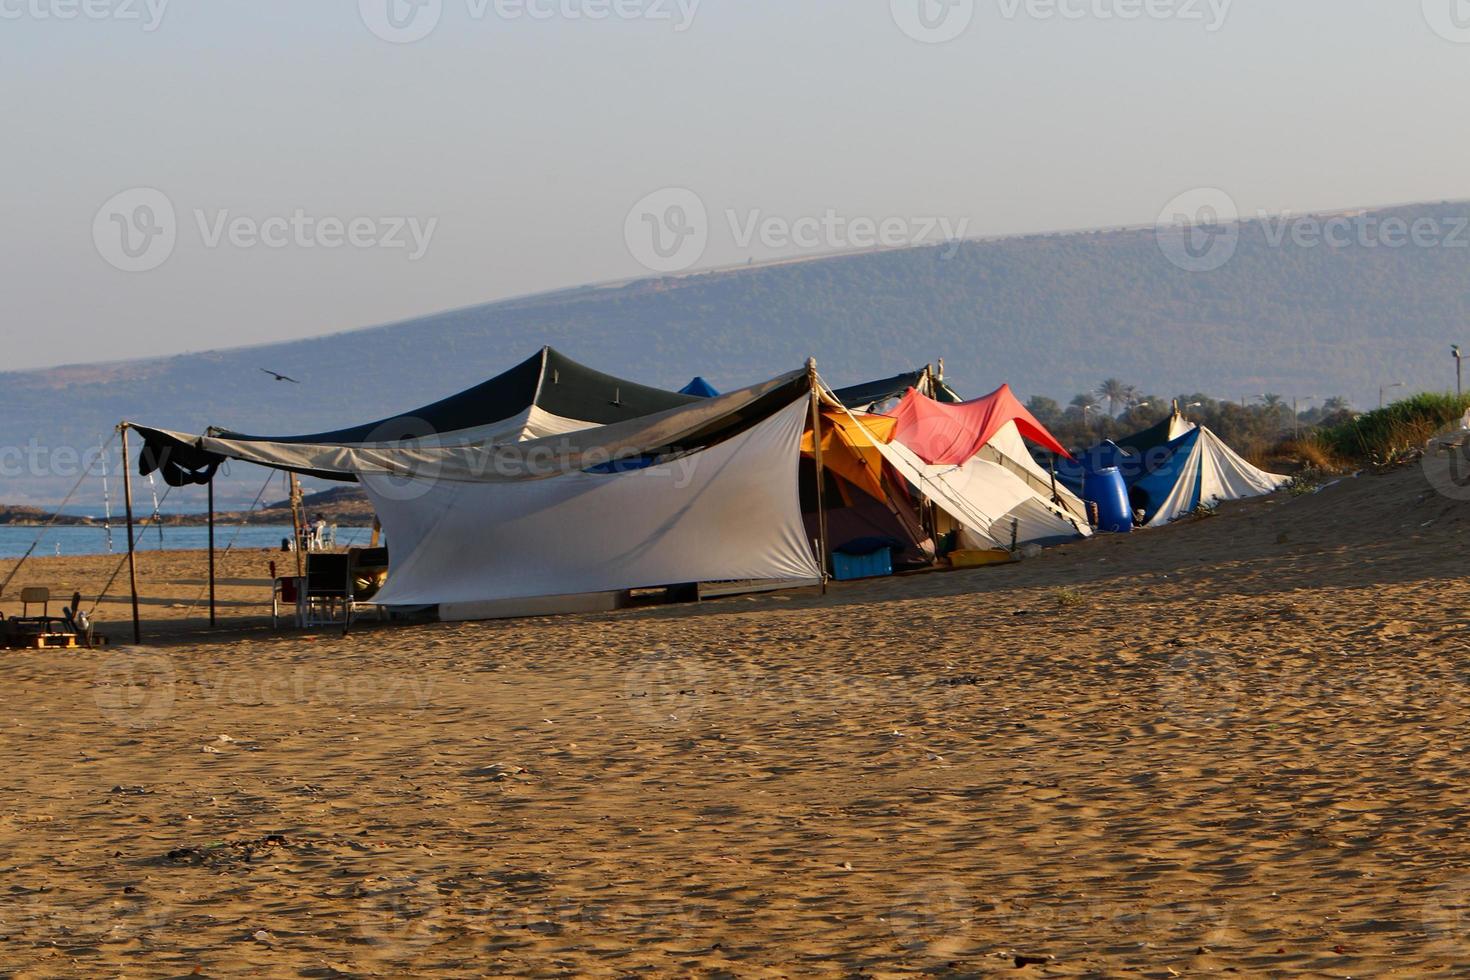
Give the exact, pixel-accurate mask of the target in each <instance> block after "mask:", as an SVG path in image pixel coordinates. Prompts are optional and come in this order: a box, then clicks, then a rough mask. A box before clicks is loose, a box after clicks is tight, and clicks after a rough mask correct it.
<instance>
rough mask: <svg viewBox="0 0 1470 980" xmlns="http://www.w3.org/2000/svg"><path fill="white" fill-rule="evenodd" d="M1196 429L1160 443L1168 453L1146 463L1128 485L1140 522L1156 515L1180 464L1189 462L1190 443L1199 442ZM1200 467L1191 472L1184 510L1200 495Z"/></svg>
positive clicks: (1180, 471) (1174, 483)
mask: <svg viewBox="0 0 1470 980" xmlns="http://www.w3.org/2000/svg"><path fill="white" fill-rule="evenodd" d="M1199 435H1200V430H1199V429H1195V430H1194V431H1193V432H1188V433H1186V434H1184V435H1182V436H1180V437H1179V438H1178V439H1175V440H1174V441H1173V442H1171V443H1169V444H1168V445H1166V446H1164V447H1163V449H1164V450H1166V451H1167V453H1168V455H1167V456H1164V457H1163V458H1162V459H1160V460H1159V461H1158V462H1157V463H1154V464H1153V465H1151V466H1150V467H1149V471H1148V472H1147V473H1145V474H1144V475H1143V476H1141V477H1139V478H1138V479H1136V480H1133V481H1132V482H1131V483H1130V484H1129V486H1128V500H1129V501H1130V502H1131V503H1132V504H1133V508H1134V509H1135V510H1141V511H1143V522H1144V523H1145V524H1147V523H1148V522H1149V521H1152V520H1153V519H1154V518H1155V517H1156V516H1158V513H1159V508H1160V507H1162V506H1163V505H1164V501H1166V500H1168V499H1169V495H1170V494H1172V493H1173V492H1174V488H1175V486H1177V485H1178V483H1179V480H1180V478H1181V477H1182V475H1183V471H1184V467H1185V466H1186V465H1187V464H1188V463H1189V458H1190V457H1191V456H1193V455H1194V447H1195V446H1196V445H1198V443H1199ZM1199 482H1200V471H1199V470H1196V471H1195V475H1194V487H1193V490H1192V492H1191V496H1190V499H1189V505H1188V507H1186V508H1185V510H1186V511H1192V510H1194V509H1195V508H1196V507H1198V506H1199V502H1200V501H1199V495H1200V487H1199Z"/></svg>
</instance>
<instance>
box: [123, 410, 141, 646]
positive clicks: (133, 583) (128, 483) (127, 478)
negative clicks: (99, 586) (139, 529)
mask: <svg viewBox="0 0 1470 980" xmlns="http://www.w3.org/2000/svg"><path fill="white" fill-rule="evenodd" d="M118 431H120V432H121V433H122V471H123V507H124V508H126V510H127V514H128V587H129V591H130V592H131V593H132V597H133V643H134V645H141V644H142V642H143V625H142V623H141V622H140V621H139V619H138V559H137V554H136V550H135V549H136V545H135V543H134V541H135V539H134V535H133V473H132V470H133V466H132V463H131V462H130V461H129V459H128V424H127V423H126V422H123V423H122V424H121V425H119V426H118Z"/></svg>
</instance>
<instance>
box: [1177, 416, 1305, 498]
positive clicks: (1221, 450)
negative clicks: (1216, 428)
mask: <svg viewBox="0 0 1470 980" xmlns="http://www.w3.org/2000/svg"><path fill="white" fill-rule="evenodd" d="M1199 445H1200V451H1201V456H1202V463H1201V471H1200V499H1201V500H1210V501H1216V500H1243V499H1245V498H1246V497H1260V496H1263V495H1265V494H1268V493H1275V492H1276V491H1277V490H1280V489H1281V488H1282V487H1284V486H1286V484H1288V483H1290V482H1291V478H1290V477H1285V476H1279V475H1277V474H1275V473H1267V472H1266V471H1265V470H1262V469H1258V468H1257V467H1255V466H1252V465H1251V464H1250V463H1247V462H1246V461H1245V460H1244V459H1242V458H1241V457H1240V456H1239V455H1238V454H1237V453H1236V452H1235V450H1233V449H1231V448H1230V447H1229V446H1227V445H1226V444H1225V441H1224V440H1223V439H1221V438H1220V437H1219V436H1217V435H1215V433H1213V432H1211V431H1210V430H1209V429H1203V428H1202V429H1200V439H1199Z"/></svg>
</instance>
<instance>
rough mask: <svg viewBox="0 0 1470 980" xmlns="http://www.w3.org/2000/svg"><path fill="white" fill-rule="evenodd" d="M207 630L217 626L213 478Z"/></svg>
mask: <svg viewBox="0 0 1470 980" xmlns="http://www.w3.org/2000/svg"><path fill="white" fill-rule="evenodd" d="M208 490H209V628H210V629H214V628H215V627H216V626H217V625H219V622H218V620H217V619H216V616H215V608H214V476H213V475H212V474H211V475H210V477H209V487H208Z"/></svg>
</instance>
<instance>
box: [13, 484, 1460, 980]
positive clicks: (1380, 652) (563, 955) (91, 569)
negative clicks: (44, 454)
mask: <svg viewBox="0 0 1470 980" xmlns="http://www.w3.org/2000/svg"><path fill="white" fill-rule="evenodd" d="M1467 528H1470V504H1466V503H1462V502H1457V501H1454V500H1450V499H1447V498H1446V497H1443V496H1440V495H1437V494H1435V493H1434V492H1433V491H1432V490H1431V489H1430V487H1429V485H1428V483H1427V482H1426V481H1425V479H1424V476H1423V474H1422V473H1421V472H1420V471H1419V470H1418V469H1417V468H1410V469H1405V470H1401V471H1398V472H1396V473H1393V474H1390V475H1388V476H1367V475H1365V476H1362V477H1359V478H1356V479H1349V480H1346V481H1344V482H1342V483H1341V484H1338V485H1336V486H1333V487H1330V488H1328V489H1326V490H1323V491H1322V492H1321V493H1319V494H1316V495H1313V496H1303V497H1291V496H1288V495H1278V496H1276V497H1274V498H1270V499H1265V500H1258V501H1251V502H1247V503H1243V504H1237V505H1231V506H1227V507H1225V508H1222V511H1221V513H1220V514H1219V515H1218V516H1216V517H1213V518H1209V519H1201V520H1191V521H1186V522H1183V523H1181V524H1177V525H1174V526H1172V527H1169V528H1166V529H1163V530H1159V531H1153V532H1148V533H1145V534H1139V535H1134V536H1131V537H1127V538H1116V537H1115V538H1106V539H1098V540H1095V541H1091V542H1086V543H1079V544H1074V545H1069V546H1067V547H1063V548H1060V549H1056V550H1054V551H1050V552H1048V553H1047V554H1045V555H1044V556H1042V557H1041V558H1038V559H1035V560H1033V561H1029V562H1025V563H1022V564H1019V565H1012V566H1005V567H1000V568H991V569H982V570H975V571H963V572H953V573H945V574H930V575H924V576H916V577H904V578H897V579H887V580H881V581H873V582H865V583H856V584H851V585H841V586H837V587H834V588H833V590H832V592H831V594H830V595H828V596H827V597H825V598H824V597H821V596H820V595H818V594H816V592H815V591H805V592H797V593H790V594H781V595H767V596H760V597H749V598H735V599H728V600H723V601H718V602H709V603H705V604H703V605H700V606H680V607H666V608H656V609H643V610H630V611H626V612H622V613H617V614H610V615H601V616H582V617H568V618H561V619H554V620H552V619H543V620H527V621H517V622H502V623H491V624H465V625H429V626H419V627H396V626H394V627H389V626H381V625H377V624H374V623H364V624H362V625H361V626H360V627H359V628H357V629H355V630H354V631H353V633H352V634H351V635H350V636H347V637H345V638H344V637H341V636H339V635H337V634H336V633H334V632H327V633H321V634H314V635H300V634H295V633H292V632H289V631H286V632H281V633H272V632H271V631H270V629H269V624H268V621H267V620H264V619H263V618H262V617H263V616H264V615H265V614H267V613H268V605H267V604H268V600H269V587H268V585H267V584H266V578H267V570H266V563H267V561H269V560H271V559H272V558H276V559H279V558H281V557H283V556H279V555H273V554H270V553H266V552H249V553H244V554H233V555H231V556H230V557H229V559H228V561H227V562H226V563H225V565H224V567H223V568H222V570H221V576H222V588H221V597H222V600H223V605H222V614H223V615H224V617H225V626H226V628H225V629H223V630H221V631H219V632H218V633H217V634H215V635H207V634H206V633H204V632H202V631H201V630H200V629H199V628H198V623H197V617H199V616H200V615H201V614H202V605H201V603H202V591H203V585H204V563H203V556H202V555H200V554H194V553H175V554H167V555H159V554H145V555H144V556H143V558H142V563H141V565H140V575H141V582H140V587H141V591H142V593H143V596H144V602H143V611H144V617H145V619H146V620H148V622H147V623H146V624H145V626H146V629H147V632H148V634H149V636H150V637H153V638H155V641H154V642H153V643H151V644H150V645H148V646H145V647H141V648H137V647H131V646H128V645H126V644H127V641H128V639H129V636H128V630H127V629H126V628H125V626H124V622H125V619H126V616H127V604H126V599H125V593H126V576H125V574H124V576H123V577H121V578H119V580H118V582H117V583H116V584H115V585H114V588H113V592H114V595H113V596H112V597H111V598H109V600H107V601H105V602H104V603H102V604H101V606H100V607H99V611H98V616H99V618H100V619H101V620H102V621H103V622H104V624H105V625H104V630H105V631H106V632H109V633H111V634H112V636H113V640H114V643H115V644H116V645H115V646H114V647H113V648H111V649H105V650H96V651H86V652H77V653H58V652H46V653H22V652H10V653H0V664H3V668H4V674H5V677H6V679H7V683H6V695H5V699H4V710H3V712H0V733H3V734H0V747H3V750H4V760H5V767H4V772H3V773H0V788H3V789H0V867H3V869H4V888H5V890H6V896H5V900H4V901H3V902H0V975H4V976H13V977H69V976H78V977H93V976H130V977H132V976H136V977H144V976H148V977H152V976H159V977H170V976H187V975H203V976H220V977H224V976H262V977H266V976H269V977H283V976H286V977H289V976H296V977H330V976H407V975H417V976H446V977H450V976H455V977H459V976H469V975H507V974H518V975H526V976H626V975H632V974H637V975H643V976H708V977H807V976H842V977H855V976H903V975H926V974H927V975H941V976H988V975H995V974H999V975H1006V974H1015V975H1022V976H1027V975H1034V976H1095V977H1105V976H1139V977H1172V976H1216V975H1220V976H1223V975H1234V976H1284V975H1302V974H1309V975H1313V976H1326V977H1365V976H1391V977H1426V976H1463V975H1465V973H1466V971H1470V839H1467V837H1466V833H1465V831H1466V828H1467V824H1470V808H1467V804H1470V761H1467V756H1466V752H1465V750H1466V748H1467V742H1470V737H1467V732H1466V728H1465V722H1466V716H1467V707H1466V706H1467V704H1470V699H1467V689H1466V670H1467V666H1470V635H1467V626H1470V602H1467V600H1470V589H1467V586H1466V583H1465V578H1464V571H1465V554H1466V544H1467ZM114 566H115V560H112V559H105V558H90V559H43V560H37V561H35V562H34V563H33V564H30V565H28V566H27V567H26V569H25V570H24V571H23V573H22V574H21V575H20V576H18V578H17V580H16V581H15V582H14V583H13V584H12V586H11V589H10V590H9V591H8V594H7V596H6V598H5V600H4V601H3V602H0V607H3V609H4V611H5V613H6V614H7V615H8V614H13V613H16V612H18V611H19V609H18V604H17V603H16V602H14V601H13V599H12V597H13V596H14V595H15V594H16V592H17V591H18V589H19V587H20V586H22V585H42V584H44V585H49V586H51V587H52V588H53V590H54V591H55V592H56V593H57V594H58V595H60V594H63V593H64V594H65V595H68V596H69V595H70V593H71V591H72V589H80V590H82V592H83V593H84V595H85V596H87V598H88V603H87V604H88V605H90V599H91V597H92V596H94V595H95V593H96V592H97V590H98V589H99V588H100V586H101V583H102V582H104V581H105V580H106V578H107V576H108V575H109V574H111V572H112V571H113V568H114ZM6 570H7V571H8V565H7V566H6ZM189 617H195V618H196V621H195V622H193V623H192V624H190V623H189V622H188V619H189Z"/></svg>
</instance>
